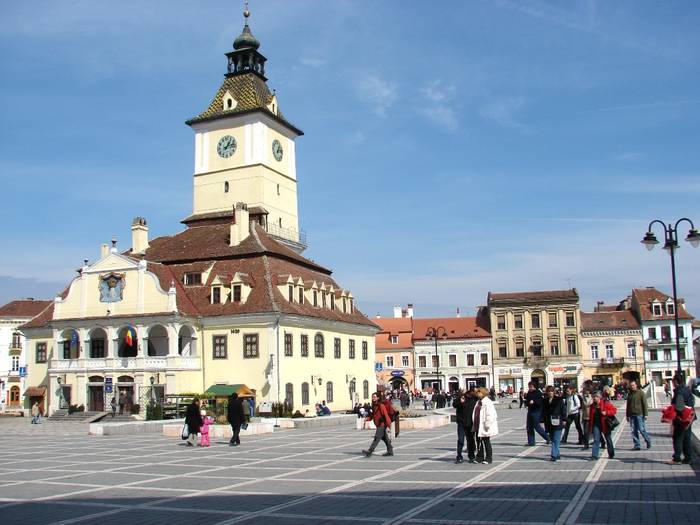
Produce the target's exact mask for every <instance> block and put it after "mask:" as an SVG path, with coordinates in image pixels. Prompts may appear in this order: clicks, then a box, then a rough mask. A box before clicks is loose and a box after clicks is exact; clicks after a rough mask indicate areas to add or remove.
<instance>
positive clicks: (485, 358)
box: [481, 354, 489, 366]
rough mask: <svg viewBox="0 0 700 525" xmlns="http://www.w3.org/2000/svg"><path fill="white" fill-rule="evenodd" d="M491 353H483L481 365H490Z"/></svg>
mask: <svg viewBox="0 0 700 525" xmlns="http://www.w3.org/2000/svg"><path fill="white" fill-rule="evenodd" d="M488 364H489V354H481V366H488Z"/></svg>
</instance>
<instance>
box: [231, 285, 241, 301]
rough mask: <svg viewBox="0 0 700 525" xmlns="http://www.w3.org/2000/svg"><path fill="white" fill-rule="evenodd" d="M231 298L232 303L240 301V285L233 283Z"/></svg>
mask: <svg viewBox="0 0 700 525" xmlns="http://www.w3.org/2000/svg"><path fill="white" fill-rule="evenodd" d="M232 300H233V302H234V303H240V302H241V285H240V284H234V285H233V299H232Z"/></svg>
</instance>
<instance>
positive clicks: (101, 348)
mask: <svg viewBox="0 0 700 525" xmlns="http://www.w3.org/2000/svg"><path fill="white" fill-rule="evenodd" d="M104 356H105V340H104V339H91V340H90V357H93V358H102V357H104Z"/></svg>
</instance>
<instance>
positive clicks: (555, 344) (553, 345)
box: [549, 341, 559, 355]
mask: <svg viewBox="0 0 700 525" xmlns="http://www.w3.org/2000/svg"><path fill="white" fill-rule="evenodd" d="M549 353H550V354H552V355H559V341H550V342H549Z"/></svg>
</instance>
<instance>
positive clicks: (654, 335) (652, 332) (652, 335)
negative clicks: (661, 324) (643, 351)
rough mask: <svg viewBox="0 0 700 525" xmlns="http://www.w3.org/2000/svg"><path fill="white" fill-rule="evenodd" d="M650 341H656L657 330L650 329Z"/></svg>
mask: <svg viewBox="0 0 700 525" xmlns="http://www.w3.org/2000/svg"><path fill="white" fill-rule="evenodd" d="M649 339H656V328H653V327H652V328H649Z"/></svg>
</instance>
